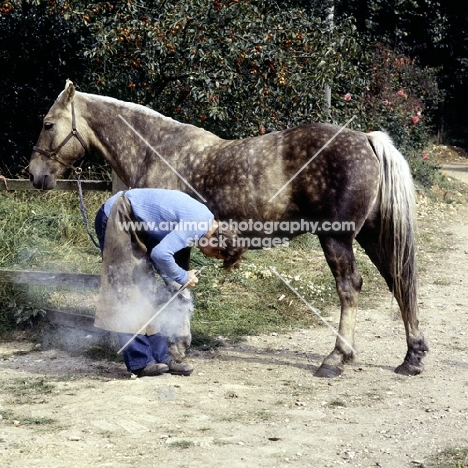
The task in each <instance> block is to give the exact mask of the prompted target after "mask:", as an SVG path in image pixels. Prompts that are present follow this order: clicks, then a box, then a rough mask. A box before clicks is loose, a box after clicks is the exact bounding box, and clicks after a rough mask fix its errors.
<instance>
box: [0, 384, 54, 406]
mask: <svg viewBox="0 0 468 468" xmlns="http://www.w3.org/2000/svg"><path fill="white" fill-rule="evenodd" d="M0 390H1V391H2V393H7V394H8V395H9V396H10V400H11V404H14V405H26V404H32V403H35V402H37V401H40V403H42V402H43V398H41V397H44V396H46V395H47V396H49V395H50V394H52V393H53V392H54V391H55V385H53V384H52V383H50V382H46V381H45V380H44V379H42V378H32V377H28V378H27V379H13V380H10V381H9V382H8V383H4V384H3V385H1V386H0Z"/></svg>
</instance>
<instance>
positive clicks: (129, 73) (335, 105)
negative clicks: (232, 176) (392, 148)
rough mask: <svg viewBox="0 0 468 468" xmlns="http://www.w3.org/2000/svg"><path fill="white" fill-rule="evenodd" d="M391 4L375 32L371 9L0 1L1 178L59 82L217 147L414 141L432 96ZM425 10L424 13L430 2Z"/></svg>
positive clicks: (376, 14) (190, 0)
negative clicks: (351, 138)
mask: <svg viewBox="0 0 468 468" xmlns="http://www.w3.org/2000/svg"><path fill="white" fill-rule="evenodd" d="M393 3H395V4H398V5H397V6H398V8H400V10H398V11H401V14H400V13H398V14H396V16H395V18H396V19H398V20H399V21H398V22H397V23H395V24H393V23H392V26H391V27H390V28H387V29H384V30H382V28H383V26H382V24H383V19H384V18H385V15H386V14H388V8H389V6H388V2H383V1H380V0H375V1H372V2H360V1H359V2H349V1H345V0H343V1H338V0H337V1H336V2H332V1H328V2H318V1H305V0H286V1H283V2H271V1H266V0H257V1H254V0H198V1H194V0H178V1H170V0H160V1H158V2H147V1H143V0H126V1H119V2H117V1H107V2H95V3H89V2H84V1H83V0H47V1H40V0H15V1H9V2H7V3H3V6H2V7H1V8H0V37H1V39H2V42H1V44H2V45H1V46H0V57H1V60H2V63H3V66H2V71H1V72H0V77H1V80H2V84H3V90H4V93H3V95H2V97H1V98H0V99H1V101H2V106H4V107H5V109H9V112H8V113H4V114H3V116H2V117H0V118H2V119H3V121H4V126H3V128H4V132H3V135H2V136H0V150H1V156H0V157H1V163H2V166H1V169H2V170H3V172H6V173H8V171H10V173H16V172H18V168H19V167H21V165H24V164H25V161H26V160H27V159H28V157H29V153H30V151H31V147H32V145H33V143H34V140H35V139H36V137H37V135H38V133H39V128H40V118H39V116H40V115H41V114H43V113H44V112H46V111H47V109H48V108H49V107H50V105H51V104H52V102H53V100H54V99H55V97H56V96H57V94H58V93H59V92H60V90H61V89H63V86H64V82H65V79H66V78H71V79H72V80H73V81H74V82H75V83H76V84H77V85H78V87H79V89H81V90H82V91H85V92H94V93H99V94H105V95H109V96H113V97H116V98H118V99H123V100H128V101H132V102H137V103H141V104H144V105H147V106H150V107H152V108H153V109H155V110H157V111H159V112H161V113H163V114H165V115H168V116H172V117H174V118H176V119H177V120H180V121H183V122H188V123H193V124H195V125H198V126H202V127H204V128H206V129H208V130H210V131H213V132H214V133H216V134H218V135H220V136H222V137H225V138H242V137H247V136H254V135H258V134H262V133H265V132H270V131H274V130H279V129H283V128H286V127H290V126H294V125H300V124H302V123H305V122H310V121H330V122H334V123H338V124H344V123H345V122H346V121H347V120H348V119H349V118H351V117H352V116H356V118H355V120H354V121H353V122H352V124H351V126H353V127H354V128H357V129H362V130H365V131H367V130H375V129H383V130H387V131H389V132H390V133H391V134H392V136H394V137H395V138H396V139H397V140H399V142H400V143H402V144H406V143H409V144H413V143H414V144H416V145H418V144H421V142H422V141H423V140H424V138H425V137H426V136H427V132H428V130H429V129H430V123H431V115H432V114H431V112H432V113H434V111H435V110H437V109H438V107H437V106H438V104H439V101H440V94H439V92H438V89H437V85H436V79H435V75H434V70H433V69H432V68H425V66H424V64H422V63H421V62H418V61H417V60H416V59H415V58H414V57H412V56H411V54H410V53H409V52H411V50H410V49H411V48H410V47H407V48H406V49H402V51H403V52H402V53H400V52H398V51H395V50H394V48H393V47H392V45H391V42H392V40H393V41H394V42H395V41H396V39H395V38H396V37H402V38H404V37H407V36H405V34H407V32H408V31H412V28H411V21H413V19H414V17H415V15H413V14H412V13H411V12H412V11H413V10H411V9H410V10H405V8H409V6H410V5H409V4H410V3H411V4H417V3H418V2H416V1H411V2H410V1H409V0H408V1H403V0H402V1H399V2H393ZM393 3H392V5H393ZM425 3H428V4H430V5H431V7H434V11H436V10H437V8H436V6H437V2H429V1H426V2H425ZM333 4H335V5H336V12H337V14H336V15H335V21H334V23H333V24H331V23H330V21H329V19H328V14H329V12H330V10H329V9H328V8H329V7H331V6H333ZM394 6H395V5H394ZM395 8H396V6H395ZM395 11H396V10H395ZM405 11H409V12H410V13H409V16H405ZM437 11H438V10H437ZM411 15H413V16H411ZM420 16H421V15H420ZM420 19H421V20H423V19H424V20H426V18H420ZM400 20H401V21H400ZM426 23H427V31H426V33H427V34H428V35H429V36H430V37H431V38H434V37H436V35H437V34H439V35H440V36H441V37H444V38H445V39H444V40H448V39H446V36H443V33H444V34H446V29H447V27H446V23H444V22H442V23H441V25H440V27H439V29H437V28H436V26H437V22H436V21H433V22H432V23H430V24H429V23H428V22H427V21H426ZM426 23H425V24H426ZM419 24H420V23H418V26H419ZM379 25H380V26H379ZM356 26H357V27H356ZM379 28H380V29H379ZM437 31H439V32H437ZM415 34H416V33H415ZM414 40H415V41H416V39H414ZM418 40H419V39H418ZM441 40H442V39H441ZM378 44H380V45H378ZM418 47H419V48H421V47H420V44H418V45H417V47H416V46H415V47H414V48H413V50H414V51H417V50H419V49H418ZM428 65H429V66H432V64H428ZM326 84H328V85H330V86H331V89H332V107H331V109H329V108H328V106H327V102H326V99H325V93H324V86H325V85H326ZM400 90H403V91H402V92H403V94H404V95H403V96H402V95H398V94H397V93H398V92H399V91H400ZM385 102H388V104H384V103H385ZM418 113H419V115H418ZM415 116H416V117H418V118H419V119H418V122H417V123H414V120H415V119H414V117H415Z"/></svg>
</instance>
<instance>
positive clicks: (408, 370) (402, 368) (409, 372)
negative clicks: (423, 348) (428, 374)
mask: <svg viewBox="0 0 468 468" xmlns="http://www.w3.org/2000/svg"><path fill="white" fill-rule="evenodd" d="M423 369H424V368H423V366H413V365H412V364H408V363H407V362H406V361H404V362H403V364H400V365H399V366H398V367H397V368H396V369H395V374H400V375H406V376H413V375H418V374H420V373H421V372H422V371H423Z"/></svg>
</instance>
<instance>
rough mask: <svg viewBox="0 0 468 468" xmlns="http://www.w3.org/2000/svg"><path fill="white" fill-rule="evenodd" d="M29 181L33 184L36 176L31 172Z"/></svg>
mask: <svg viewBox="0 0 468 468" xmlns="http://www.w3.org/2000/svg"><path fill="white" fill-rule="evenodd" d="M29 182H31V184H32V183H33V182H34V176H33V175H32V174H29Z"/></svg>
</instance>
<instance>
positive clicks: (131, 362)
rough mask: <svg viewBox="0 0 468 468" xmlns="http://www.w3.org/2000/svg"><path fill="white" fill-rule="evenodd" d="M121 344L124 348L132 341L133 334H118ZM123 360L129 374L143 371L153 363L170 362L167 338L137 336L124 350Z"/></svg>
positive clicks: (158, 335) (159, 335)
mask: <svg viewBox="0 0 468 468" xmlns="http://www.w3.org/2000/svg"><path fill="white" fill-rule="evenodd" d="M117 335H118V337H119V344H120V346H124V345H125V344H127V342H128V341H129V340H130V339H132V337H133V334H131V333H118V334H117ZM123 358H124V362H125V365H126V366H127V370H128V371H129V372H132V371H136V370H138V369H143V367H146V366H147V365H148V364H151V363H152V362H155V361H156V362H167V361H169V353H168V349H167V341H166V337H165V336H163V335H161V334H160V333H156V335H150V336H147V335H137V336H136V337H135V338H134V339H133V340H132V341H131V343H129V345H128V346H127V347H126V348H125V349H124V350H123Z"/></svg>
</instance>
